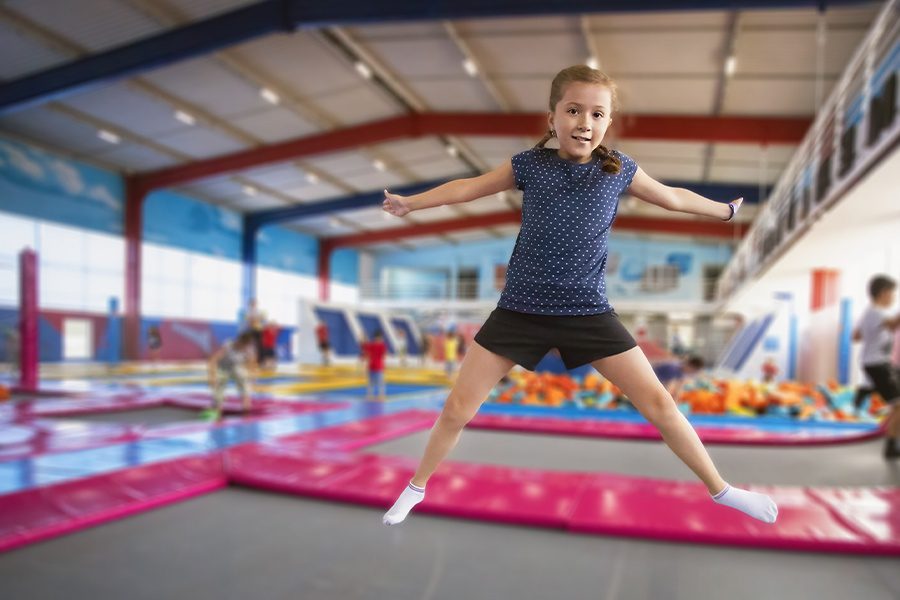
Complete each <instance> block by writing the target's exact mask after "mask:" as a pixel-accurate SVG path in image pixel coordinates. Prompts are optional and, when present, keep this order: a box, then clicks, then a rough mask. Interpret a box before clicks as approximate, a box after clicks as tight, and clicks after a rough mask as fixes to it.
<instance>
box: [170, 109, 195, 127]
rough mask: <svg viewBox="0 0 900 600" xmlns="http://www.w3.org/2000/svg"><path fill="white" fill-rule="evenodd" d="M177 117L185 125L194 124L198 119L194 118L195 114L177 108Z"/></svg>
mask: <svg viewBox="0 0 900 600" xmlns="http://www.w3.org/2000/svg"><path fill="white" fill-rule="evenodd" d="M175 118H176V119H178V120H179V121H181V122H182V123H184V124H185V125H193V124H195V123H196V122H197V119H195V118H194V115H192V114H191V113H189V112H184V111H183V110H176V111H175Z"/></svg>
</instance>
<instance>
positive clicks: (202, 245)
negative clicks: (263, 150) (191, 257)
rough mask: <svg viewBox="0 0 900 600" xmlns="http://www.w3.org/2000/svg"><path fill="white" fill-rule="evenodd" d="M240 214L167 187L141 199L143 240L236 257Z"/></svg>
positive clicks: (239, 235)
mask: <svg viewBox="0 0 900 600" xmlns="http://www.w3.org/2000/svg"><path fill="white" fill-rule="evenodd" d="M241 228H242V222H241V215H240V214H239V213H237V212H235V211H232V210H228V209H225V208H222V207H220V206H213V205H211V204H206V203H204V202H200V201H199V200H193V199H191V198H186V197H185V196H181V195H179V194H175V193H173V192H169V191H158V192H153V193H152V194H150V195H149V196H147V199H146V200H145V201H144V240H145V241H147V242H154V243H156V244H162V245H165V246H173V247H176V248H181V249H182V250H189V251H192V252H202V253H204V254H211V255H213V256H220V257H222V258H230V259H233V260H240V256H241Z"/></svg>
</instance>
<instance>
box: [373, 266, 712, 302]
mask: <svg viewBox="0 0 900 600" xmlns="http://www.w3.org/2000/svg"><path fill="white" fill-rule="evenodd" d="M657 275H659V274H658V273H656V272H655V271H651V272H648V273H647V274H646V275H645V277H644V278H643V279H642V280H641V281H640V282H638V283H636V284H633V285H632V288H633V289H634V291H630V292H629V293H623V292H622V291H621V290H616V289H614V288H615V286H614V285H611V284H610V283H609V282H608V283H607V290H608V293H609V295H610V300H611V301H612V302H613V304H614V305H615V306H617V307H618V306H620V305H621V306H623V307H624V306H626V305H627V306H635V307H640V306H643V305H646V306H647V307H649V308H652V307H654V306H658V305H660V303H662V305H665V306H669V307H672V306H678V305H682V306H683V308H684V309H685V310H702V311H704V312H708V310H709V309H711V308H712V307H713V306H714V300H715V294H714V292H715V288H716V283H717V282H718V278H717V277H699V278H698V277H691V278H690V279H689V280H688V281H686V282H680V281H679V278H678V276H677V275H676V276H674V277H658V276H657ZM491 283H492V284H493V281H492V282H491ZM490 289H491V291H490V292H487V293H485V294H480V290H479V286H478V282H477V281H474V280H470V281H461V282H458V283H457V284H456V286H455V287H453V286H452V285H451V283H450V282H449V281H432V282H421V283H403V284H398V283H388V282H382V281H378V280H363V281H360V282H359V299H360V301H361V302H380V303H392V304H393V303H403V304H410V303H412V304H415V303H421V304H435V303H446V302H454V303H460V302H461V303H465V302H470V303H477V304H480V303H486V302H487V303H496V302H497V299H498V298H499V297H500V292H499V291H494V290H493V287H491V288H490ZM661 310H662V309H661Z"/></svg>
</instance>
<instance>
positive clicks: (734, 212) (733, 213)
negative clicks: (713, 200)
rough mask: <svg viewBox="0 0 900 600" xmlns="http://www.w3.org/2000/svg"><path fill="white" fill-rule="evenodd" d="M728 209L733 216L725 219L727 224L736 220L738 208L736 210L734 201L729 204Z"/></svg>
mask: <svg viewBox="0 0 900 600" xmlns="http://www.w3.org/2000/svg"><path fill="white" fill-rule="evenodd" d="M728 208H730V209H731V215H730V216H729V217H728V218H727V219H725V222H726V223H727V222H728V221H731V220H732V219H734V215H736V214H737V208H735V206H734V202H733V201H732V202H729V203H728Z"/></svg>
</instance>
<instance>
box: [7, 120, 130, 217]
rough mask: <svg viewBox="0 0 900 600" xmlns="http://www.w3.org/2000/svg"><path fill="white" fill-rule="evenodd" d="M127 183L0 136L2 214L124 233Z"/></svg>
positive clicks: (110, 174) (119, 178)
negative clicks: (124, 199)
mask: <svg viewBox="0 0 900 600" xmlns="http://www.w3.org/2000/svg"><path fill="white" fill-rule="evenodd" d="M123 198H124V181H123V180H122V177H121V176H119V175H118V174H116V173H110V172H109V171H104V170H102V169H98V168H96V167H92V166H90V165H86V164H83V163H79V162H75V161H71V160H67V159H63V158H60V157H58V156H55V155H53V154H50V153H47V152H44V151H43V150H40V149H38V148H35V147H33V146H28V145H26V144H22V143H20V142H17V141H14V140H10V139H7V138H2V137H0V209H2V210H3V211H4V212H9V213H15V214H19V215H23V216H27V217H32V218H35V219H42V220H45V221H54V222H57V223H63V224H66V225H72V226H75V227H82V228H85V229H92V230H95V231H102V232H104V233H118V234H121V233H122V230H123V220H122V216H123V206H124V201H123Z"/></svg>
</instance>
